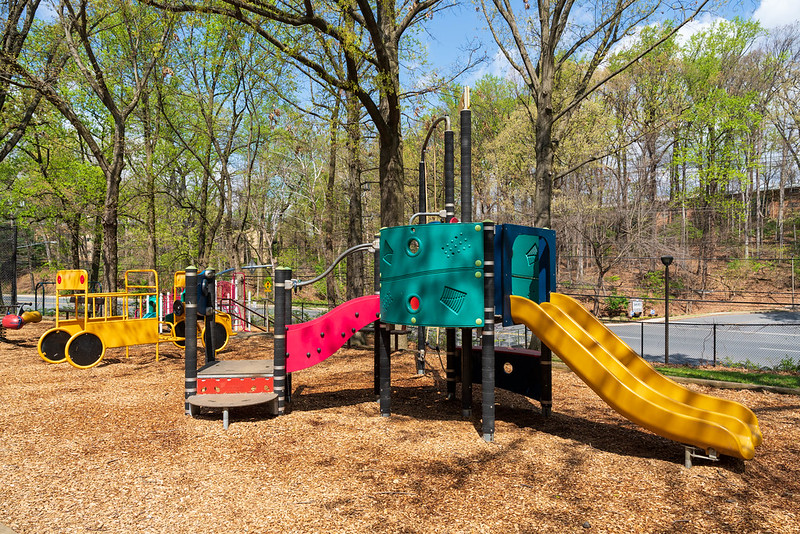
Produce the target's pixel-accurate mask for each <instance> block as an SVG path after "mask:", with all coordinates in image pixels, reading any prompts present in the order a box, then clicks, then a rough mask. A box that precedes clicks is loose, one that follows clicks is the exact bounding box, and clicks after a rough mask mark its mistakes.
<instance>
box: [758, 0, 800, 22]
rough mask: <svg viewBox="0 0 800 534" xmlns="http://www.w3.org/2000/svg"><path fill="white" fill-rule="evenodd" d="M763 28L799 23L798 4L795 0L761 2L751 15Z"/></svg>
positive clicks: (799, 5)
mask: <svg viewBox="0 0 800 534" xmlns="http://www.w3.org/2000/svg"><path fill="white" fill-rule="evenodd" d="M753 20H757V21H758V22H760V23H761V25H762V26H764V27H765V28H777V27H778V26H786V25H788V24H794V23H796V22H800V2H798V1H797V0H761V5H760V6H758V8H757V9H756V10H755V12H754V13H753Z"/></svg>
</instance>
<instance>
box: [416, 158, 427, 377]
mask: <svg viewBox="0 0 800 534" xmlns="http://www.w3.org/2000/svg"><path fill="white" fill-rule="evenodd" d="M427 197H428V195H427V184H426V181H425V151H424V150H423V151H422V155H421V156H420V160H419V209H418V212H419V213H425V212H426V211H428V198H427ZM427 222H428V218H427V217H426V216H425V215H420V217H419V224H426V223H427ZM417 354H418V356H417V374H418V375H424V374H425V327H424V326H418V327H417Z"/></svg>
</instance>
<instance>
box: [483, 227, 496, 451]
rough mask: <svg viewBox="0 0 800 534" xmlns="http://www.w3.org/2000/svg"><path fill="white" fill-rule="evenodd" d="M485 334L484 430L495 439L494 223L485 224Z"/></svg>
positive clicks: (488, 436)
mask: <svg viewBox="0 0 800 534" xmlns="http://www.w3.org/2000/svg"><path fill="white" fill-rule="evenodd" d="M483 260H484V261H483V277H484V278H483V312H484V313H483V315H484V318H483V332H482V336H481V373H482V374H481V377H482V378H481V397H482V399H481V400H482V403H481V404H482V410H481V419H482V428H483V439H484V440H485V441H493V440H494V415H495V414H494V400H495V399H494V384H495V376H494V372H495V368H494V356H495V355H494V223H493V222H491V221H486V222H484V223H483Z"/></svg>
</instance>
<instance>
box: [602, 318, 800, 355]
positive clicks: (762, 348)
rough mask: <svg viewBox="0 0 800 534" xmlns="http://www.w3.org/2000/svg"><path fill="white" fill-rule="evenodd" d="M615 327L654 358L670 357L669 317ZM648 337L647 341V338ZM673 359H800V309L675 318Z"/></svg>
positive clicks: (672, 338) (613, 327)
mask: <svg viewBox="0 0 800 534" xmlns="http://www.w3.org/2000/svg"><path fill="white" fill-rule="evenodd" d="M611 329H612V330H613V331H614V332H615V333H616V334H617V335H618V336H620V337H621V338H622V339H623V340H624V341H625V342H626V343H628V344H629V345H630V346H631V347H633V348H634V349H635V350H636V351H637V352H639V353H640V354H643V355H644V357H645V358H646V359H648V360H651V361H657V362H663V361H664V322H663V319H660V320H658V321H657V322H655V321H648V322H643V323H631V324H625V325H611ZM643 335H644V344H642V337H643ZM669 352H670V363H680V364H691V365H702V364H708V363H714V362H717V363H750V364H753V365H756V366H758V367H773V368H774V367H777V366H778V365H779V364H780V362H781V361H783V360H788V359H791V360H792V361H794V362H800V312H791V311H774V312H760V313H748V314H723V315H710V316H704V317H693V318H690V319H678V320H675V319H671V320H670V328H669Z"/></svg>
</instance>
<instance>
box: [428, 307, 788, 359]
mask: <svg viewBox="0 0 800 534" xmlns="http://www.w3.org/2000/svg"><path fill="white" fill-rule="evenodd" d="M776 313H779V314H780V319H779V320H781V322H772V323H701V322H684V321H680V322H670V324H669V358H665V357H664V354H665V336H664V334H665V331H664V322H663V321H639V322H630V323H609V324H607V326H609V327H610V328H611V330H613V331H614V332H615V333H616V334H617V335H618V336H619V337H620V338H621V339H622V340H623V341H624V342H625V343H627V344H628V345H629V346H630V347H631V348H632V349H633V350H635V351H636V352H637V353H638V354H640V355H641V356H642V357H644V359H646V360H648V361H650V362H653V363H669V364H675V365H690V366H695V367H697V366H705V365H720V366H725V367H741V368H746V369H761V370H774V371H795V372H797V371H800V312H789V311H786V312H776ZM531 337H532V335H531V332H530V331H529V330H528V329H527V328H525V327H524V326H522V325H517V326H511V327H505V328H501V327H499V328H497V330H496V332H495V339H496V344H497V345H498V346H506V347H527V346H528V344H529V342H530V339H531ZM431 341H432V340H430V338H429V343H430V342H431Z"/></svg>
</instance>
